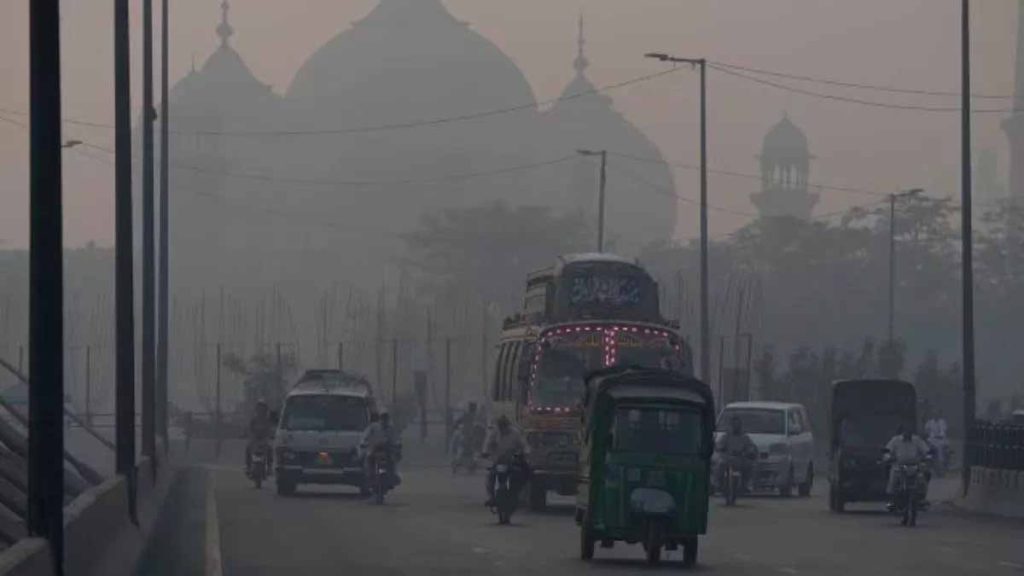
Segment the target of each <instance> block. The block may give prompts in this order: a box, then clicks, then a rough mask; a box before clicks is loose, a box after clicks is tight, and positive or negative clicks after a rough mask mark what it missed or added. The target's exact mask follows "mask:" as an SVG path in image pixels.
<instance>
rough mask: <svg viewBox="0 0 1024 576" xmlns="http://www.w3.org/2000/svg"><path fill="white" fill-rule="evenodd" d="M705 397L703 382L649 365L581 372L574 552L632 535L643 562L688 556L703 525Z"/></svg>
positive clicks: (708, 420) (588, 554)
mask: <svg viewBox="0 0 1024 576" xmlns="http://www.w3.org/2000/svg"><path fill="white" fill-rule="evenodd" d="M714 414H715V409H714V400H713V398H712V396H711V390H710V388H708V386H707V385H706V384H704V383H703V382H700V381H699V380H696V379H694V378H692V377H690V376H686V375H683V374H679V373H677V372H671V371H667V370H658V369H641V368H611V369H608V370H602V371H598V372H595V373H593V374H592V375H591V376H590V377H588V378H587V386H586V391H585V395H584V407H583V426H582V428H581V431H580V434H581V442H580V445H581V449H580V457H579V494H578V496H577V502H576V522H577V524H579V526H580V556H581V558H583V559H584V560H590V559H591V558H593V556H594V546H595V544H596V543H600V544H601V547H602V548H610V547H612V546H613V544H614V542H615V541H624V542H626V543H629V544H636V543H641V544H643V546H644V550H645V551H646V555H647V561H648V562H649V563H651V564H656V563H658V562H659V561H660V560H661V551H662V550H663V549H665V550H676V549H678V548H679V547H682V548H683V558H684V564H686V565H687V566H692V565H693V564H695V563H696V561H697V537H698V536H699V535H701V534H704V533H706V531H707V525H708V497H709V486H710V483H709V480H710V469H711V454H712V452H713V449H714V440H713V434H714V426H715V421H714Z"/></svg>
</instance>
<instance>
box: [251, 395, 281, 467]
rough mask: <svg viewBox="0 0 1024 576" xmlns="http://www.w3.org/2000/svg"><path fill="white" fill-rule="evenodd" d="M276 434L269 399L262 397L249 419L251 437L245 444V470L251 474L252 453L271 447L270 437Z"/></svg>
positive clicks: (268, 462) (269, 452)
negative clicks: (268, 404)
mask: <svg viewBox="0 0 1024 576" xmlns="http://www.w3.org/2000/svg"><path fill="white" fill-rule="evenodd" d="M273 435H274V422H273V419H272V418H271V417H270V408H269V407H268V406H267V401H266V400H263V399H262V398H261V399H259V400H257V401H256V407H255V409H254V410H253V415H252V418H250V419H249V438H248V442H247V443H246V445H245V472H246V474H249V472H250V471H251V468H252V453H253V451H255V450H256V449H264V448H267V447H269V444H270V439H271V437H273ZM266 452H267V468H268V469H269V468H272V467H273V466H272V463H271V462H270V458H271V457H272V456H271V451H270V450H267V451H266Z"/></svg>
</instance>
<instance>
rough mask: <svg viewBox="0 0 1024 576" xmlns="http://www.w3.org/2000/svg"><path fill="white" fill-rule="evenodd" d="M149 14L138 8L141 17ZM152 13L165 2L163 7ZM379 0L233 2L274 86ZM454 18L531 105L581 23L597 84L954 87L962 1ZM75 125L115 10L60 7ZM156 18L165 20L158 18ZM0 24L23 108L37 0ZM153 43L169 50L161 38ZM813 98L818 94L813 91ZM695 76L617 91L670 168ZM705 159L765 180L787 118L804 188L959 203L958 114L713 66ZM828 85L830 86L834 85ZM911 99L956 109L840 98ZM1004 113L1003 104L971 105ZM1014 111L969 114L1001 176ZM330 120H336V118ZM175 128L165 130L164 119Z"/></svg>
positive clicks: (235, 16) (1006, 25) (830, 197)
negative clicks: (764, 166)
mask: <svg viewBox="0 0 1024 576" xmlns="http://www.w3.org/2000/svg"><path fill="white" fill-rule="evenodd" d="M139 4H140V3H139V2H135V3H133V7H137V6H138V5H139ZM154 4H155V5H157V6H159V2H158V1H155V2H154ZM374 4H375V0H343V1H339V0H302V1H301V2H288V3H284V2H264V1H260V2H256V1H253V0H235V1H234V2H233V3H232V10H231V22H232V25H233V26H234V28H235V32H236V33H235V36H234V38H233V39H232V44H233V45H234V46H235V48H236V49H237V50H238V51H239V53H240V54H241V55H242V56H243V58H245V60H246V62H247V63H248V64H249V66H250V67H251V68H252V70H253V72H254V73H255V75H256V76H257V77H258V78H260V79H261V80H263V81H265V82H267V83H269V84H271V85H272V86H273V87H274V89H275V91H277V92H278V93H282V92H283V91H284V90H285V89H286V88H287V86H288V85H289V83H290V82H291V80H292V77H293V75H294V74H295V72H296V71H297V70H298V68H299V66H300V65H301V64H302V62H304V61H305V60H306V58H307V57H308V56H309V55H310V54H311V53H312V52H314V51H315V50H316V49H317V48H318V47H320V46H321V45H322V44H323V43H324V42H326V41H327V40H328V39H330V38H331V37H333V36H334V35H335V34H337V33H338V32H339V31H340V30H342V29H344V28H346V27H348V26H349V24H350V23H351V22H352V21H354V20H357V19H359V18H360V17H362V16H363V15H365V14H366V13H367V12H368V11H369V9H370V8H371V7H372V6H373V5H374ZM1017 4H1018V2H1016V1H1015V0H985V1H984V2H975V3H974V15H973V17H974V22H973V26H974V40H975V42H974V50H975V52H974V54H975V75H974V79H975V91H976V92H983V93H988V94H1009V93H1011V92H1012V89H1013V53H1014V46H1015V33H1016V23H1017ZM446 5H447V6H448V8H449V9H450V11H451V12H452V13H453V14H454V15H455V16H456V17H458V18H460V19H462V20H464V21H466V22H468V23H470V24H471V25H472V27H473V28H474V29H475V30H477V31H478V32H480V33H481V34H483V35H484V36H486V37H487V38H489V39H490V40H492V41H493V42H495V43H496V44H497V45H498V46H499V47H500V48H501V49H502V50H504V51H505V52H506V53H507V54H508V55H509V56H510V57H511V58H512V59H513V60H514V61H515V62H516V63H517V64H518V65H519V67H520V68H521V69H522V70H523V72H524V73H525V74H526V76H527V78H528V79H529V81H530V82H531V83H532V85H533V87H534V91H535V92H536V93H537V96H538V99H541V100H545V99H550V98H552V97H555V96H557V95H558V93H559V91H560V90H561V89H562V88H563V87H564V86H565V84H566V82H567V81H568V80H569V78H570V77H571V75H572V59H573V57H574V50H575V41H576V39H575V21H576V16H577V13H578V11H579V10H580V9H581V8H584V9H585V11H586V15H587V20H586V21H587V50H588V56H589V59H590V61H591V67H590V69H589V70H588V75H589V76H590V77H591V78H592V79H593V81H594V82H595V84H597V85H605V84H611V83H616V82H619V81H622V80H625V79H628V78H632V77H635V76H639V75H642V74H646V73H650V72H652V71H655V70H657V69H658V66H659V65H658V64H656V63H653V62H651V61H645V60H644V59H643V58H642V57H641V56H642V54H643V53H644V52H648V51H652V50H658V51H671V52H674V53H676V54H678V55H682V56H689V57H700V56H705V57H707V58H709V59H712V60H718V61H722V62H727V63H731V64H737V65H746V66H753V67H761V68H767V69H772V70H779V71H785V72H791V73H797V74H806V75H815V76H822V77H828V78H836V79H842V80H847V81H854V82H864V83H872V84H885V85H898V86H901V87H910V88H923V89H933V90H955V89H956V88H957V83H958V78H959V76H958V75H959V52H958V51H959V29H958V26H959V2H956V1H954V0H856V1H854V0H771V1H770V2H769V1H763V0H744V1H740V0H699V1H698V0H630V1H625V0H590V1H588V2H580V1H558V2H551V0H517V1H515V2H497V1H494V0H447V2H446ZM62 8H63V26H64V38H63V42H64V46H63V50H64V62H63V64H64V70H65V82H64V103H65V110H66V114H67V115H68V116H69V117H75V118H78V119H85V120H92V121H98V122H102V123H109V122H111V121H112V117H113V109H112V107H113V104H112V71H111V60H112V40H111V21H112V8H111V3H110V2H109V0H102V1H100V0H74V1H69V2H64V3H63V7H62ZM171 9H172V22H171V33H172V50H173V52H172V54H171V78H172V82H174V81H176V80H177V79H178V78H181V77H182V75H184V74H185V73H186V72H187V71H188V69H189V66H190V62H191V61H192V60H193V59H194V60H195V62H196V63H197V64H199V63H201V62H202V61H203V60H205V58H206V57H207V56H208V55H209V53H210V52H211V51H212V50H213V49H214V48H215V46H216V43H217V38H216V36H215V34H214V28H215V27H216V25H217V23H218V21H219V18H220V9H219V1H216V0H175V1H174V2H172V8H171ZM155 11H156V12H157V13H158V12H159V10H155ZM3 12H4V14H3V18H0V74H2V76H3V78H4V79H5V81H4V82H3V83H0V108H2V109H4V110H5V111H6V112H5V113H4V115H5V116H7V117H15V118H22V117H19V116H14V115H12V114H11V113H10V111H11V110H14V111H26V110H27V108H28V35H27V34H28V32H27V23H28V15H27V13H28V1H27V0H8V1H7V2H5V3H4V8H3ZM138 12H139V10H135V12H134V13H133V21H134V24H135V27H134V28H133V33H134V34H135V35H134V37H133V39H132V40H133V44H134V46H135V48H136V50H135V52H134V53H133V66H134V68H135V69H136V76H135V77H134V78H133V84H134V86H135V88H136V91H135V92H136V93H135V96H134V97H133V104H134V105H136V106H137V105H138V103H139V92H140V90H138V88H139V86H141V82H140V80H141V79H140V75H139V74H138V70H139V55H140V52H141V51H140V50H139V49H138V48H139V46H140V34H139V33H138V30H139V27H138V22H139V20H138V18H139V13H138ZM157 47H159V44H157ZM811 88H813V89H816V90H820V89H821V87H817V86H811ZM696 91H697V84H696V75H690V74H688V73H686V72H682V73H680V74H678V75H674V76H670V77H668V78H662V79H658V80H654V81H651V82H648V83H646V84H641V85H636V86H632V87H629V88H627V89H624V90H617V91H614V92H612V93H611V95H612V97H613V98H614V99H615V102H616V106H617V107H618V108H619V110H621V111H622V112H624V113H625V114H626V115H627V117H628V118H629V119H630V120H631V121H632V122H634V123H635V124H636V125H637V126H639V127H640V128H641V129H643V130H644V131H645V132H646V133H647V134H648V135H649V136H650V137H651V138H652V139H653V140H654V141H655V142H656V143H657V144H658V145H659V146H660V147H661V148H662V152H663V153H664V155H665V157H666V158H667V159H669V160H670V161H673V162H681V163H694V162H695V161H696V159H697V140H696V131H695V128H696V120H697V114H696V110H697V109H696V102H697V100H696V95H697V92H696ZM710 91H711V96H710V97H711V103H710V114H711V120H710V122H711V124H710V151H711V164H712V167H714V168H719V169H727V170H735V171H742V172H751V173H752V172H756V171H757V161H756V155H757V153H758V151H759V149H760V146H761V139H762V137H763V135H764V133H765V132H766V131H767V130H768V128H769V127H770V126H771V125H772V124H774V123H775V122H776V121H777V120H778V119H779V118H780V117H781V115H782V113H783V111H788V113H789V114H790V116H791V117H792V118H793V120H794V121H795V122H796V123H797V124H798V125H799V126H801V127H802V128H803V129H804V130H805V131H806V133H807V135H808V137H809V139H810V142H811V152H812V153H813V154H814V156H815V161H814V163H813V165H812V170H811V180H812V181H813V182H817V183H825V184H829V185H838V186H853V187H860V188H869V189H872V190H878V191H883V192H888V191H893V190H897V189H903V188H910V187H917V186H920V187H925V188H927V189H928V190H929V192H930V193H933V194H936V195H943V196H945V195H951V194H955V193H957V192H958V178H959V166H958V159H959V117H958V115H957V114H956V113H929V112H913V111H911V112H907V111H896V110H882V109H876V108H867V107H863V106H859V105H854V104H846V103H840V102H832V101H823V100H818V99H811V98H808V97H805V96H800V95H795V94H793V95H791V94H786V93H784V92H781V91H779V90H776V89H773V88H769V87H766V86H759V85H753V84H750V83H748V82H745V81H743V80H739V79H735V78H731V77H727V76H723V75H722V74H720V73H716V72H712V73H711V76H710ZM829 91H832V90H831V89H830V90H829ZM841 93H843V94H847V95H853V96H860V97H864V98H869V99H874V100H884V101H889V102H895V103H901V104H924V105H930V106H956V104H957V101H956V99H955V98H924V97H921V98H918V97H900V96H898V95H892V94H879V93H872V92H841ZM977 106H979V107H988V108H993V107H994V108H1004V107H1007V106H1008V103H1007V102H1006V101H1000V100H995V101H985V100H983V101H978V102H977ZM1004 117H1005V114H982V115H978V116H977V117H976V133H975V134H976V139H975V144H976V151H982V150H988V149H991V150H994V151H996V152H997V153H998V155H999V178H1000V180H1002V181H1005V179H1006V172H1007V168H1008V167H1007V163H1006V141H1005V138H1004V136H1003V134H1002V131H1001V129H1000V126H999V123H1000V122H1001V121H1002V119H1003V118H1004ZM324 121H325V123H327V124H331V125H341V124H342V122H341V121H339V120H334V119H325V120H324ZM172 122H173V120H172ZM65 138H78V139H83V140H87V141H88V142H91V143H95V144H98V145H102V146H112V140H113V134H112V132H111V131H110V130H109V129H104V128H88V129H84V128H80V127H74V126H69V127H67V128H66V130H65ZM79 150H81V148H79V149H78V150H76V151H71V152H69V153H68V154H66V162H65V197H66V207H65V217H66V222H67V223H66V228H65V237H66V242H67V244H69V245H79V244H82V243H84V242H87V241H90V240H95V241H96V242H98V243H100V244H109V243H110V242H111V241H112V237H113V225H112V222H113V196H112V182H113V180H112V176H113V172H112V165H111V164H110V163H109V161H108V157H107V156H106V155H105V154H104V153H102V152H97V151H90V150H85V151H83V152H84V154H87V155H88V156H93V157H94V158H90V157H85V155H83V153H82V152H79ZM676 184H677V188H678V193H679V194H680V195H682V196H687V197H694V196H695V192H696V190H695V189H696V184H697V179H696V174H694V173H692V172H686V171H680V172H677V174H676ZM27 186H28V139H27V133H26V131H25V130H23V129H21V128H19V127H17V126H14V125H12V124H10V123H6V122H0V242H2V243H3V244H4V245H6V246H24V245H25V244H26V243H27V235H28V217H27V216H28V212H27V210H28V192H27ZM711 186H712V189H711V194H712V198H713V203H714V204H715V205H716V206H718V207H723V208H730V209H733V210H735V211H739V212H751V213H752V212H753V211H754V208H753V206H752V205H751V204H750V202H749V198H748V196H749V194H750V193H752V192H754V191H756V188H757V187H758V183H757V182H755V181H751V180H745V179H736V178H729V177H714V178H713V179H712V181H711ZM872 201H874V199H872V198H871V197H869V196H859V195H853V194H848V193H840V192H829V191H826V192H824V193H823V199H822V202H821V203H820V204H819V206H818V208H817V211H816V212H817V213H818V214H821V213H825V212H830V211H833V210H836V209H841V208H844V207H847V206H851V205H855V204H865V203H869V202H872ZM681 210H682V211H683V213H682V214H681V219H682V220H681V224H680V226H679V232H680V236H682V237H689V236H692V235H693V234H694V230H695V228H696V218H694V217H693V215H692V214H691V213H689V212H688V210H690V206H688V205H687V204H685V203H684V204H681ZM744 222H745V218H744V217H743V216H740V215H737V214H727V213H720V212H716V213H713V220H712V232H713V233H714V234H716V235H717V234H721V233H726V232H729V231H730V230H732V229H734V228H735V227H737V226H739V225H741V224H743V223H744Z"/></svg>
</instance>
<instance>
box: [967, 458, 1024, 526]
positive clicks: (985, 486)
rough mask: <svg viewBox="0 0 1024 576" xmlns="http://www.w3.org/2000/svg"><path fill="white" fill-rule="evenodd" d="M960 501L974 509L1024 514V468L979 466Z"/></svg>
mask: <svg viewBox="0 0 1024 576" xmlns="http://www.w3.org/2000/svg"><path fill="white" fill-rule="evenodd" d="M960 505H961V506H962V507H963V508H964V509H966V510H970V511H972V512H980V513H983V514H992V515H995V516H1005V517H1009V518H1024V471H1020V470H1003V469H999V468H985V467H980V466H975V467H972V468H971V483H970V486H969V487H968V489H967V496H965V497H964V498H963V499H962V500H961V502H960Z"/></svg>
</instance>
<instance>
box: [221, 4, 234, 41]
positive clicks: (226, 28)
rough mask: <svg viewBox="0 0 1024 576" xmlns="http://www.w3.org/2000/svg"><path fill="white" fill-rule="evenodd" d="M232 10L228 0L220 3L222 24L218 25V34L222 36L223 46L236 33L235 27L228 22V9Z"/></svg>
mask: <svg viewBox="0 0 1024 576" xmlns="http://www.w3.org/2000/svg"><path fill="white" fill-rule="evenodd" d="M229 10H231V6H230V5H228V0H224V1H223V2H221V3H220V25H219V26H217V36H219V37H220V43H221V45H222V46H227V45H228V40H229V39H230V38H231V36H232V35H233V34H234V33H235V29H234V28H232V27H231V24H230V23H229V22H228V11H229Z"/></svg>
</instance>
